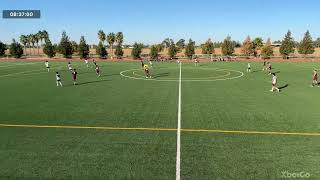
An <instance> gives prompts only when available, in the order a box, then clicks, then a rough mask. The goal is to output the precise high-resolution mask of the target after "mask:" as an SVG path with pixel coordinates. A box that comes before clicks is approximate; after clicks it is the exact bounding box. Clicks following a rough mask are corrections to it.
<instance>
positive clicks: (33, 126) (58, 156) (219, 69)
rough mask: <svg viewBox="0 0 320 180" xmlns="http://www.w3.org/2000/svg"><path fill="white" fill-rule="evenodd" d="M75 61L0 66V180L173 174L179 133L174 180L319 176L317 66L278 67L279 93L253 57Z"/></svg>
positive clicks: (170, 176) (163, 176) (162, 176)
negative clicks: (74, 74)
mask: <svg viewBox="0 0 320 180" xmlns="http://www.w3.org/2000/svg"><path fill="white" fill-rule="evenodd" d="M72 64H73V66H74V67H75V68H76V69H77V71H78V72H79V79H78V85H76V86H74V85H73V84H72V80H71V75H70V72H69V71H68V70H67V64H66V62H52V63H50V66H51V71H50V72H49V73H48V72H46V69H45V66H44V62H1V63H0V70H1V71H0V82H1V85H2V86H1V89H2V90H1V91H2V93H1V94H2V95H3V97H2V102H1V103H0V114H1V117H0V130H1V131H0V135H1V136H0V142H1V143H0V161H1V162H2V163H1V164H3V165H5V166H4V167H3V168H1V169H0V177H3V178H13V179H14V178H16V179H27V178H30V179H34V178H48V179H92V178H95V179H105V178H107V179H132V178H133V179H175V178H176V172H177V166H176V158H177V154H178V152H177V133H178V136H179V137H181V139H180V141H178V144H179V146H180V148H181V149H180V150H179V152H180V153H181V154H180V157H179V160H180V163H181V164H179V169H180V173H181V174H180V175H179V177H181V179H219V178H220V179H244V178H248V179H281V174H282V172H284V171H289V172H301V171H304V172H307V173H309V174H310V178H309V179H319V178H320V173H319V171H318V169H319V162H320V152H319V149H320V137H319V136H320V123H319V120H318V119H319V118H318V117H319V115H320V113H319V107H320V102H319V101H318V100H317V97H318V95H319V92H320V88H317V87H314V88H311V87H310V84H311V75H312V70H313V69H317V68H319V63H318V62H308V63H291V62H283V63H280V62H274V63H273V67H274V68H275V69H274V72H276V73H277V76H278V78H279V86H281V87H282V92H281V93H276V92H274V93H272V92H270V91H269V90H270V88H271V84H270V81H271V77H270V76H268V75H267V74H266V73H264V72H262V71H261V69H262V64H261V63H257V62H254V63H252V64H251V65H252V68H253V72H252V73H245V70H246V63H245V62H215V63H211V62H206V63H200V65H199V66H198V67H197V66H195V65H194V64H193V63H186V62H184V63H182V64H181V75H180V69H179V64H178V63H175V62H171V63H166V62H158V63H154V67H153V68H152V69H151V73H152V76H153V79H148V80H146V79H145V78H144V77H143V75H144V74H143V72H142V70H141V65H140V63H139V62H102V61H99V62H98V64H99V65H100V66H101V70H102V76H101V77H100V78H98V77H97V76H96V74H95V72H94V69H93V64H91V67H89V68H86V67H85V65H84V63H83V62H73V63H72ZM55 71H59V72H60V73H61V76H62V82H63V85H64V86H63V87H62V88H60V87H56V84H55V75H54V72H55ZM121 72H122V74H120V73H121ZM195 80H196V81H195ZM179 83H181V86H179ZM179 92H181V93H179ZM179 95H180V97H181V101H179V98H178V97H179ZM179 102H181V103H179ZM179 104H180V105H181V106H180V108H181V109H180V110H181V111H180V118H179V111H178V109H179V108H178V107H179ZM179 119H180V123H181V124H180V125H181V127H179V126H180V125H179V123H178V122H179ZM177 120H178V121H177Z"/></svg>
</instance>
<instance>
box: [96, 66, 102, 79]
mask: <svg viewBox="0 0 320 180" xmlns="http://www.w3.org/2000/svg"><path fill="white" fill-rule="evenodd" d="M96 74H97V75H98V77H100V76H101V74H100V68H99V66H98V65H96Z"/></svg>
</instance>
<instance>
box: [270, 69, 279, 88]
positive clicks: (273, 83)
mask: <svg viewBox="0 0 320 180" xmlns="http://www.w3.org/2000/svg"><path fill="white" fill-rule="evenodd" d="M271 75H272V88H271V90H270V91H271V92H273V91H274V90H277V91H278V92H280V89H279V88H278V87H277V76H276V74H275V73H272V74H271Z"/></svg>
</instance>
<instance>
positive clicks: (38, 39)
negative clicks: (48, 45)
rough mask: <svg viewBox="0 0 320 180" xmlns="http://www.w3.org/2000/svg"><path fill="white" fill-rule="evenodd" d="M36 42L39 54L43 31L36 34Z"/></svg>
mask: <svg viewBox="0 0 320 180" xmlns="http://www.w3.org/2000/svg"><path fill="white" fill-rule="evenodd" d="M34 38H35V39H34V40H35V43H36V44H37V49H38V55H39V41H40V40H41V32H40V33H39V32H38V33H37V34H35V35H34Z"/></svg>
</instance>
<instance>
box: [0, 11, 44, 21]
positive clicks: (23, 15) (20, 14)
mask: <svg viewBox="0 0 320 180" xmlns="http://www.w3.org/2000/svg"><path fill="white" fill-rule="evenodd" d="M40 17H41V13H40V10H3V11H2V18H4V19H38V18H40Z"/></svg>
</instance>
